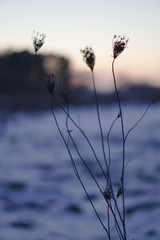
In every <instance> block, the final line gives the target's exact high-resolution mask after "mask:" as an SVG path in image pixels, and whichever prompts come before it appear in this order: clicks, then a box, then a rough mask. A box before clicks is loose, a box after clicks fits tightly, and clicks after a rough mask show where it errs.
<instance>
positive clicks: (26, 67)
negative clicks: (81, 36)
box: [0, 51, 160, 111]
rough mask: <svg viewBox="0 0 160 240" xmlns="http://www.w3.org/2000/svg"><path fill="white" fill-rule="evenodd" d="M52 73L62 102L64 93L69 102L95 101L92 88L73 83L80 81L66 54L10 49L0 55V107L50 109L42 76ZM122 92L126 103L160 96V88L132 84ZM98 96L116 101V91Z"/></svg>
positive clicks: (57, 95) (109, 100) (120, 92)
mask: <svg viewBox="0 0 160 240" xmlns="http://www.w3.org/2000/svg"><path fill="white" fill-rule="evenodd" d="M37 66H38V71H37ZM51 74H54V75H55V81H56V88H55V94H56V97H58V99H59V100H60V101H62V102H61V103H62V104H63V103H64V101H63V99H62V95H64V94H65V95H67V96H68V97H69V101H70V104H86V103H87V104H92V103H94V102H95V99H94V94H93V91H92V89H88V88H86V87H83V86H80V85H76V84H74V83H75V82H78V81H77V79H78V76H76V77H75V78H74V81H73V79H72V71H71V69H70V62H69V60H68V59H66V58H65V57H63V56H59V55H54V54H52V55H41V54H37V55H34V54H31V53H30V52H28V51H22V52H7V53H5V54H3V55H0V110H2V109H3V110H9V111H10V110H19V109H24V110H31V109H46V108H50V94H49V92H48V91H47V90H46V89H45V88H44V85H43V83H42V81H41V79H42V78H43V80H44V81H45V80H47V78H48V77H49V76H50V75H51ZM73 82H74V83H73ZM119 94H120V98H121V101H125V102H129V101H132V102H138V103H139V102H144V101H149V102H152V101H154V100H155V99H157V98H160V89H159V88H155V87H151V86H146V85H142V86H133V85H129V86H128V87H125V88H121V89H119ZM98 99H99V102H105V103H112V102H115V101H116V97H115V93H114V91H113V92H108V93H106V92H103V93H102V92H101V93H100V92H99V93H98Z"/></svg>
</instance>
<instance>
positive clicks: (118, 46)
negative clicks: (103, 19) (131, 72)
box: [113, 35, 129, 59]
mask: <svg viewBox="0 0 160 240" xmlns="http://www.w3.org/2000/svg"><path fill="white" fill-rule="evenodd" d="M128 41H129V39H128V38H125V37H121V36H119V35H114V38H113V58H114V59H116V58H117V57H118V56H119V55H120V54H121V53H122V52H123V51H124V49H125V48H126V46H127V43H128Z"/></svg>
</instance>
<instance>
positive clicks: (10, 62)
mask: <svg viewBox="0 0 160 240" xmlns="http://www.w3.org/2000/svg"><path fill="white" fill-rule="evenodd" d="M51 57H52V59H54V63H55V64H53V65H52V68H50V72H49V71H48V69H47V65H46V62H47V59H48V58H51ZM36 61H37V63H38V67H39V70H40V72H41V75H42V76H43V78H47V77H48V76H49V74H51V73H52V74H55V76H56V79H57V89H58V90H59V91H63V90H64V89H65V90H67V91H68V89H69V88H70V72H69V61H68V60H67V59H66V58H64V57H62V56H56V55H39V54H38V55H37V56H36ZM34 63H35V55H34V54H31V53H29V52H28V51H22V52H12V53H6V54H4V55H1V56H0V94H11V93H13V94H14V93H16V94H18V93H31V92H37V93H42V92H44V87H43V86H42V83H41V81H40V77H39V74H38V72H37V69H36V68H35V64H34Z"/></svg>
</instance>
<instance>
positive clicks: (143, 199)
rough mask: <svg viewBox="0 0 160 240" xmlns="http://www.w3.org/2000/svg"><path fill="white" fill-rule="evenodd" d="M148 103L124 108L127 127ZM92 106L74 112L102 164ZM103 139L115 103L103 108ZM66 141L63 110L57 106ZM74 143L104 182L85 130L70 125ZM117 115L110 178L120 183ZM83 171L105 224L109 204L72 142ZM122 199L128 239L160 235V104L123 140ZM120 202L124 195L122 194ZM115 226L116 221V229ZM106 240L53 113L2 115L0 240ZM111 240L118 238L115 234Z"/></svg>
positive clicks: (152, 238) (145, 239) (149, 239)
mask: <svg viewBox="0 0 160 240" xmlns="http://www.w3.org/2000/svg"><path fill="white" fill-rule="evenodd" d="M146 107H147V104H143V105H136V104H135V105H134V104H128V105H124V106H123V117H124V125H125V132H126V133H127V131H128V130H129V129H130V128H131V127H132V126H133V125H134V123H135V122H136V121H138V119H139V118H140V117H141V116H142V114H143V112H144V111H145V109H146ZM95 110H96V108H95V106H90V107H72V108H71V109H70V114H71V116H72V117H73V119H74V120H75V121H76V122H77V123H78V125H79V126H80V127H81V129H83V131H84V132H85V134H86V135H87V136H88V138H89V139H90V141H91V143H92V146H93V147H94V149H95V151H96V153H97V155H98V157H99V158H100V159H101V163H102V165H103V167H104V166H105V165H104V161H103V156H102V148H101V140H100V134H99V127H98V124H97V115H96V111H95ZM100 113H101V121H102V126H103V132H104V137H105V149H106V155H107V157H108V148H107V142H106V135H107V133H108V131H109V127H110V125H111V123H112V121H113V120H114V119H115V117H116V116H117V114H118V109H117V106H116V105H110V106H101V109H100ZM55 114H56V116H57V119H58V123H59V124H60V126H61V129H62V130H63V133H64V135H65V138H66V140H67V133H66V128H65V120H66V117H65V114H63V112H62V111H61V110H55ZM69 128H70V130H73V131H72V132H71V134H72V136H73V137H74V139H75V141H76V143H77V147H78V149H79V151H80V153H81V154H82V156H83V157H84V159H85V161H86V162H87V164H88V166H89V167H90V168H91V170H92V172H93V173H94V174H95V176H96V177H98V181H99V183H100V186H101V187H102V188H104V187H105V181H104V179H103V177H102V174H101V172H100V170H99V167H98V165H97V163H96V162H95V159H94V156H93V154H92V152H91V150H90V148H89V146H88V144H87V142H86V141H85V139H84V137H83V136H82V134H81V133H80V132H79V131H78V130H77V129H76V128H75V127H74V126H73V124H70V121H69ZM121 138H122V137H121V128H120V119H118V120H117V122H116V123H115V124H114V126H113V129H112V131H111V134H110V147H111V157H112V161H111V169H110V170H111V176H112V180H113V185H114V189H115V190H116V189H118V187H119V186H120V175H121V166H122V151H121V149H122V145H121ZM69 144H70V149H71V151H73V155H74V159H75V161H76V163H77V166H78V169H79V170H80V175H81V177H82V179H83V180H84V183H85V186H86V187H87V189H88V191H89V193H90V194H91V195H92V199H93V202H94V203H95V206H96V208H97V210H98V212H99V214H100V216H101V218H102V220H103V221H104V224H105V225H106V226H107V216H106V213H107V206H106V204H105V202H104V200H103V198H102V196H101V194H100V191H99V189H97V187H96V186H95V184H94V183H93V180H92V179H91V178H90V177H89V174H88V172H87V170H86V169H85V167H84V166H83V164H82V162H81V160H80V159H79V158H78V156H77V155H76V152H75V151H74V147H73V145H72V144H71V141H69ZM126 162H127V163H128V164H127V165H126V168H125V196H126V227H127V236H128V238H127V239H128V240H132V239H135V240H159V239H160V105H159V104H155V105H153V106H151V108H150V109H149V111H148V112H147V114H146V116H145V117H144V118H143V120H142V121H141V122H140V124H139V125H138V126H137V128H135V129H134V130H133V131H132V132H131V133H130V134H129V135H128V138H127V141H126ZM119 203H120V204H121V198H120V199H119ZM112 227H114V225H113V226H112ZM54 239H56V240H104V239H107V236H106V233H105V231H104V229H103V228H102V226H101V225H100V223H99V221H98V219H97V218H96V216H95V213H94V212H93V210H92V208H91V206H90V203H89V202H88V200H87V197H86V195H85V193H84V191H83V189H82V187H81V185H80V184H79V182H78V180H77V178H76V176H75V174H74V171H73V168H72V165H71V162H70V158H69V155H68V153H67V151H66V148H65V146H64V143H63V141H62V139H61V137H60V134H59V132H58V130H57V128H56V125H55V122H54V119H53V116H52V114H51V112H50V111H42V112H36V111H35V112H31V113H26V112H17V113H12V114H7V113H4V112H1V113H0V240H54ZM113 239H114V240H116V239H119V238H118V236H117V234H116V232H113Z"/></svg>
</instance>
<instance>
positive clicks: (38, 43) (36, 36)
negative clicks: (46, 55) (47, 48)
mask: <svg viewBox="0 0 160 240" xmlns="http://www.w3.org/2000/svg"><path fill="white" fill-rule="evenodd" d="M45 38H46V35H45V34H44V33H39V32H36V31H33V34H32V41H33V46H34V50H35V52H38V50H39V49H40V48H41V47H42V46H43V44H44V41H45Z"/></svg>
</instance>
